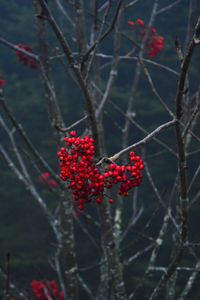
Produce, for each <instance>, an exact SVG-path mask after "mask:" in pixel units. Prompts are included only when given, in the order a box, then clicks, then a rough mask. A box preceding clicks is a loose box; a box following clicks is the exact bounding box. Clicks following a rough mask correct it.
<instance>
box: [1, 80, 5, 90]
mask: <svg viewBox="0 0 200 300" xmlns="http://www.w3.org/2000/svg"><path fill="white" fill-rule="evenodd" d="M5 84H6V80H5V79H3V78H0V89H1V88H3V87H4V85H5Z"/></svg>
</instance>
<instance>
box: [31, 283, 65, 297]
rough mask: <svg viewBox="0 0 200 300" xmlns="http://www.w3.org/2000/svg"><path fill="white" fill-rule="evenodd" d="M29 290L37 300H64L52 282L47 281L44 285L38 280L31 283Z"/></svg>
mask: <svg viewBox="0 0 200 300" xmlns="http://www.w3.org/2000/svg"><path fill="white" fill-rule="evenodd" d="M31 289H32V292H33V294H34V296H35V298H36V299H38V300H49V299H55V300H63V299H64V293H63V292H61V291H59V289H58V285H57V283H56V282H55V281H54V280H47V281H45V283H44V282H42V281H40V280H33V281H32V282H31Z"/></svg>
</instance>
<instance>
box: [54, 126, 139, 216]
mask: <svg viewBox="0 0 200 300" xmlns="http://www.w3.org/2000/svg"><path fill="white" fill-rule="evenodd" d="M65 142H66V146H67V147H66V148H64V147H62V148H61V149H60V151H59V152H58V157H59V159H60V162H61V163H60V168H61V172H60V178H61V179H62V180H64V181H67V182H68V183H69V184H68V188H69V189H71V190H72V195H73V199H74V201H75V203H76V204H77V205H78V208H79V209H80V210H82V209H83V208H84V204H85V203H88V202H91V201H92V200H93V201H95V202H96V203H98V204H100V203H101V202H102V201H103V199H104V198H105V197H107V196H106V193H105V191H106V189H110V188H112V187H113V185H116V184H119V190H118V193H119V194H120V195H122V196H128V191H129V190H130V189H132V188H133V187H136V186H138V185H140V183H141V180H142V174H141V171H142V170H143V169H144V164H143V162H142V160H141V158H140V157H139V156H136V154H135V153H134V152H130V155H129V158H130V164H129V165H127V166H118V165H116V164H114V163H112V164H110V165H109V166H108V167H107V169H106V170H105V169H104V170H103V169H102V168H100V167H98V166H97V165H96V164H95V163H94V154H95V149H94V140H93V138H91V137H90V136H85V137H84V138H80V137H76V132H75V131H71V132H70V137H67V138H65ZM108 201H109V202H110V203H113V199H109V197H108Z"/></svg>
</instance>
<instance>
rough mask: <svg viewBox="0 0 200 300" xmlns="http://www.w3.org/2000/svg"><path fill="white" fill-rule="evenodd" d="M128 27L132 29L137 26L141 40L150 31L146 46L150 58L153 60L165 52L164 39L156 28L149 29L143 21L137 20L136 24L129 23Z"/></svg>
mask: <svg viewBox="0 0 200 300" xmlns="http://www.w3.org/2000/svg"><path fill="white" fill-rule="evenodd" d="M128 25H129V26H131V27H135V25H137V26H138V27H137V28H138V30H139V33H140V37H141V38H143V37H144V36H145V35H146V33H147V30H148V31H149V32H148V39H147V41H146V46H145V50H146V52H147V54H148V56H149V57H151V58H153V57H155V56H157V54H158V53H159V52H161V51H162V50H163V47H164V38H163V37H162V36H161V35H158V33H157V30H156V28H154V27H151V28H149V27H148V26H147V25H145V22H144V21H143V20H141V19H137V20H136V21H135V22H133V21H128Z"/></svg>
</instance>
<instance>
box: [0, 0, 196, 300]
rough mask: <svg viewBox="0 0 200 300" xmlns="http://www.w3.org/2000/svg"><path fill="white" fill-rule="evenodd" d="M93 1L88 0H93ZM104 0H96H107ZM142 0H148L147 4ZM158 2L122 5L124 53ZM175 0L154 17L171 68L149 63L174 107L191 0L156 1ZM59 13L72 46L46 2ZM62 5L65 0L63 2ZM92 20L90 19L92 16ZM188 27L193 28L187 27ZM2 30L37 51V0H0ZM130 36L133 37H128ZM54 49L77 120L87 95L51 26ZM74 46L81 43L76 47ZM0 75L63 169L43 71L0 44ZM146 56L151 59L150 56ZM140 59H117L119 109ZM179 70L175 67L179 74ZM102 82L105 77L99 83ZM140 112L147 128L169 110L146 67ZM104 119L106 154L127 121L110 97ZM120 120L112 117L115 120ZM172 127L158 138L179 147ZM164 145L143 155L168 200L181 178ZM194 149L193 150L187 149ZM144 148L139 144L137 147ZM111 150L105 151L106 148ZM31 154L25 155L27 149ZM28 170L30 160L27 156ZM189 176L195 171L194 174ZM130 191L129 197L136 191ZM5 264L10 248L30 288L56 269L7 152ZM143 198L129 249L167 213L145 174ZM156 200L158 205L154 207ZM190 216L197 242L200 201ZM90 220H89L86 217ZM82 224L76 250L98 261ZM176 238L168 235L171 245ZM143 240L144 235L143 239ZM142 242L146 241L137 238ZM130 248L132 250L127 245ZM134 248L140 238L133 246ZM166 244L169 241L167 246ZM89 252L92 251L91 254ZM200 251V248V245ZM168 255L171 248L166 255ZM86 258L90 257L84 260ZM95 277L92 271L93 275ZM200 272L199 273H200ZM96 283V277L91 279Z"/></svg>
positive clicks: (19, 113)
mask: <svg viewBox="0 0 200 300" xmlns="http://www.w3.org/2000/svg"><path fill="white" fill-rule="evenodd" d="M89 2H90V1H88V3H89ZM103 2H104V1H103V0H102V1H99V3H100V4H103ZM141 2H143V3H144V4H142V3H141ZM153 2H154V1H151V0H148V1H147V0H146V1H138V3H136V4H135V5H134V6H133V8H130V9H128V10H127V11H126V10H125V14H124V17H123V24H122V28H121V30H122V32H123V34H124V37H123V38H122V43H121V55H123V54H124V53H126V52H127V49H130V50H131V47H132V46H131V43H132V42H131V39H132V38H133V36H134V30H133V29H132V28H131V27H130V26H129V25H128V21H130V20H133V21H134V20H136V19H137V18H140V19H142V20H144V21H145V22H148V20H149V17H150V13H151V9H152V5H153ZM172 2H177V4H176V5H174V7H172V8H171V9H169V10H166V11H165V12H164V13H160V14H158V16H157V17H156V22H155V24H154V26H155V28H156V29H157V31H158V33H159V34H160V35H162V36H163V37H164V49H163V51H162V52H161V53H159V54H158V55H157V57H155V58H153V59H152V61H155V62H158V63H160V64H163V65H165V66H167V67H169V68H171V69H173V70H174V73H173V72H168V70H162V71H161V69H160V68H158V67H157V66H156V65H154V64H148V70H149V72H150V73H151V76H152V79H153V81H154V82H155V84H156V88H157V90H158V92H159V94H160V95H161V96H162V97H163V98H164V100H165V102H166V103H167V105H168V106H169V107H170V108H171V109H172V111H174V97H175V94H176V86H177V80H178V77H177V73H178V72H179V69H180V62H179V60H178V57H177V53H176V50H175V46H174V42H175V39H178V41H179V43H180V45H181V47H182V49H184V48H185V47H186V44H187V42H188V41H187V40H186V37H187V35H188V32H187V28H188V14H189V9H190V4H191V1H188V0H182V1H170V0H162V1H160V4H159V6H160V7H161V8H162V7H165V6H166V5H168V4H171V3H172ZM193 2H194V3H196V10H195V11H193V12H192V14H193V18H192V19H191V20H192V23H193V24H192V25H193V28H194V26H195V24H196V22H197V19H198V14H199V12H200V3H199V1H193ZM49 3H50V6H51V8H52V11H53V13H54V16H55V18H56V20H57V22H58V24H59V25H60V26H61V27H62V29H63V31H64V34H65V36H66V37H67V39H68V41H69V43H70V45H71V47H72V49H74V41H73V37H74V32H73V28H72V27H71V26H68V25H67V26H66V20H65V17H64V16H63V14H62V13H60V10H59V7H58V6H57V5H56V1H49ZM63 5H64V1H63ZM87 11H88V16H87V18H88V20H89V19H90V18H91V17H92V16H91V15H90V7H89V4H88V7H87V8H86V15H87ZM88 23H89V21H88ZM189 34H190V33H189ZM0 36H2V37H4V38H6V39H7V40H8V41H10V42H12V43H13V44H20V43H22V44H27V45H29V46H30V47H31V48H32V49H33V50H34V53H37V52H38V44H37V37H36V26H35V17H34V13H33V7H32V1H30V0H12V1H3V0H1V1H0ZM129 38H130V39H129ZM49 40H50V43H49V47H50V48H49V51H50V56H51V57H52V70H53V72H52V73H53V78H54V81H55V90H56V92H57V96H58V99H59V102H60V105H61V110H62V115H63V118H64V120H65V122H66V124H67V125H70V124H71V123H73V122H74V121H76V120H77V119H79V118H81V117H83V109H82V96H81V94H80V91H79V89H77V85H76V83H75V82H74V80H73V78H72V77H71V76H70V75H69V74H67V73H66V71H65V69H64V68H63V65H62V61H59V60H58V59H53V57H54V55H55V54H56V51H59V50H58V49H59V47H60V46H59V45H58V42H57V41H56V40H55V37H54V35H53V34H52V31H51V30H49ZM111 45H112V36H111V37H110V36H109V37H108V38H106V39H105V40H104V41H103V43H102V45H101V52H102V53H105V54H107V55H112V52H111V51H110V49H111ZM74 51H76V49H74ZM0 54H1V55H0V76H1V77H3V78H4V79H5V80H6V82H7V83H6V87H5V88H4V96H5V98H6V101H7V102H8V104H9V105H10V107H12V110H13V112H14V114H15V117H16V118H17V120H18V121H19V123H21V124H23V126H24V129H25V131H26V132H27V133H28V134H29V136H30V139H31V141H32V142H33V144H34V145H35V147H36V148H37V150H38V151H39V152H40V153H41V154H42V155H43V156H44V158H45V159H46V160H47V161H48V162H49V164H50V166H51V167H52V168H53V169H54V170H55V171H56V172H57V173H59V165H58V159H57V151H58V146H57V144H56V139H55V134H54V133H53V132H52V128H51V126H50V123H49V120H48V114H47V109H46V104H45V101H43V99H44V93H43V86H42V83H41V75H40V73H39V71H38V70H37V69H36V70H31V69H30V68H27V67H26V66H23V64H20V63H19V62H18V61H17V58H16V55H15V51H12V50H11V49H9V48H6V47H5V46H4V45H2V44H0ZM146 58H147V59H148V57H147V55H146ZM106 60H108V62H109V59H106V58H99V63H100V64H101V65H103V64H105V63H106ZM199 61H200V48H197V51H195V54H194V57H193V61H192V64H191V67H190V91H189V92H190V94H191V95H192V94H193V91H195V90H196V89H197V87H198V85H199V78H200V68H199V67H200V63H199ZM135 66H136V61H134V60H122V61H121V62H120V64H119V71H118V75H117V79H116V82H115V87H114V90H113V93H112V97H111V100H112V101H113V102H114V103H115V104H116V105H118V106H119V107H120V108H121V109H123V108H125V107H126V104H127V101H128V98H129V96H130V83H131V82H132V78H133V74H134V70H135ZM176 72H177V73H176ZM107 73H108V70H107V67H106V64H105V65H104V67H103V68H102V74H103V76H102V78H104V77H105V78H107V75H108V74H107ZM104 84H105V83H104V82H101V85H102V87H103V86H104ZM109 111H112V118H111V117H110V116H109ZM134 113H135V118H134V120H136V121H137V122H139V124H140V125H141V126H142V127H143V128H145V129H146V130H147V131H148V132H150V131H152V130H153V129H155V128H156V127H157V126H158V125H160V124H162V123H164V122H166V121H167V120H168V115H167V114H166V111H165V110H164V108H163V107H162V106H161V105H160V103H159V102H158V101H157V100H156V99H155V95H154V94H153V93H152V91H151V89H150V88H149V83H148V81H147V78H146V77H145V75H144V74H142V75H141V77H140V81H139V85H138V88H137V93H136V99H135V102H134ZM103 118H104V124H105V125H104V126H105V127H104V134H105V141H106V149H107V150H106V151H107V154H108V155H112V153H115V152H117V151H119V150H120V149H121V145H120V143H119V140H120V139H119V138H118V134H119V132H118V128H117V126H115V123H118V126H119V127H120V126H123V119H122V117H121V115H120V113H119V112H118V111H117V110H114V109H113V107H112V106H111V105H110V104H109V102H108V103H107V104H106V107H105V114H104V116H103ZM113 119H115V123H114V122H113ZM83 130H84V128H82V127H81V125H79V127H78V128H77V132H78V133H79V134H81V133H82V131H83ZM195 132H196V133H197V134H198V133H199V125H198V126H197V127H196V128H195ZM172 134H173V132H172V131H167V132H165V133H162V134H161V135H160V139H161V140H163V141H165V143H167V144H168V145H170V146H171V147H172V148H173V147H174V145H173V141H172V138H171V137H172ZM143 137H144V133H142V132H141V130H139V129H138V128H136V127H135V126H133V125H132V127H131V135H130V143H133V142H137V141H138V140H139V139H141V138H143ZM0 139H1V142H2V143H3V144H4V145H6V147H8V148H9V143H8V140H7V136H6V134H5V133H4V131H3V130H2V129H0ZM160 151H163V150H162V147H161V146H160V145H158V144H156V143H153V142H150V143H148V144H147V145H146V147H145V157H146V159H147V161H148V165H149V168H150V169H151V174H152V176H153V178H154V180H155V182H156V185H157V186H158V187H159V192H160V194H161V195H162V197H163V198H164V199H166V202H167V198H168V197H169V195H170V193H171V189H172V186H173V183H174V179H175V178H176V164H175V160H174V157H173V155H171V154H170V153H167V152H166V151H163V154H162V155H161V156H159V157H157V156H156V155H155V153H158V152H160ZM190 151H192V149H190ZM138 152H139V153H141V152H140V149H138ZM105 154H106V153H105ZM25 155H26V154H25ZM199 158H200V155H199V153H198V152H197V154H196V155H194V156H192V158H191V159H190V158H189V161H188V164H189V172H191V174H193V173H194V171H195V163H196V162H197V161H199ZM29 167H30V169H31V168H32V164H31V161H30V165H29ZM39 176H40V173H39V171H38V170H34V171H33V172H32V180H33V181H34V182H35V183H36V184H37V186H38V189H39V191H40V192H41V193H42V195H45V197H47V198H48V201H49V205H50V206H51V207H52V208H54V207H56V195H55V194H52V193H50V192H49V191H48V188H46V187H45V186H44V185H42V184H41V182H39V179H38V178H39ZM191 176H192V175H191ZM199 179H200V177H199V176H198V180H196V181H195V184H194V186H195V187H194V189H193V193H194V194H192V195H191V198H192V197H193V196H194V195H195V194H196V192H197V190H198V189H199ZM131 197H132V196H131ZM131 197H130V199H126V200H125V209H124V212H125V215H126V220H127V223H128V220H129V218H130V214H129V211H130V210H129V206H130V205H131V203H132V202H131ZM0 200H1V201H0V266H1V268H3V269H5V264H6V256H7V253H10V255H11V265H10V266H11V278H12V280H13V281H16V282H17V284H18V286H19V287H20V288H24V289H27V290H28V289H29V288H30V281H31V280H32V279H43V278H47V279H52V278H55V274H54V272H53V270H52V268H51V266H50V261H51V255H53V251H54V244H55V241H54V236H53V233H52V230H51V228H50V227H49V224H48V222H47V221H46V219H45V218H44V215H43V212H42V211H41V209H40V208H39V207H38V204H37V203H36V202H35V200H34V199H32V197H31V195H30V194H29V192H28V191H26V190H25V188H24V186H23V185H22V184H21V183H20V182H19V181H18V180H17V179H16V177H15V175H14V174H13V173H12V172H11V171H10V169H9V168H8V166H7V164H6V163H5V161H4V159H3V158H2V157H1V156H0ZM138 201H139V203H140V207H143V217H142V218H141V219H140V220H139V221H138V222H137V224H136V225H135V227H134V230H132V231H131V232H130V233H129V234H128V235H127V237H126V239H125V240H124V243H123V246H122V248H123V247H124V251H125V252H126V251H127V253H128V251H129V248H128V247H127V245H131V243H132V240H133V237H134V236H135V235H137V232H140V231H142V228H143V227H144V226H145V224H146V223H147V221H148V220H149V216H150V215H151V214H152V213H154V215H153V217H152V218H153V221H152V222H151V224H150V226H149V227H148V229H147V233H148V235H149V236H156V235H157V233H158V230H159V228H160V224H161V221H162V218H163V213H162V212H161V210H160V207H159V205H158V204H156V203H157V200H156V195H155V194H153V192H152V190H151V185H150V183H149V181H148V179H147V176H145V175H144V180H143V183H142V185H141V186H140V188H139V189H138ZM155 207H156V209H155ZM190 214H191V215H192V220H190V224H189V228H191V232H192V236H190V239H191V240H193V241H195V240H198V238H199V214H200V208H199V202H198V201H197V202H196V203H195V205H193V206H192V207H191V209H190ZM84 222H87V220H84ZM75 229H76V231H77V237H78V238H77V240H76V243H77V247H76V248H77V252H78V253H79V255H80V256H81V257H82V258H84V260H82V263H83V262H84V264H83V266H87V263H88V264H90V265H91V264H92V263H95V251H96V250H95V248H94V246H93V245H91V243H90V241H89V240H88V239H87V237H86V236H85V235H84V234H83V233H82V232H81V230H80V228H79V226H78V225H76V228H75ZM95 235H98V231H96V229H95V228H94V236H95ZM170 243H171V239H170V238H169V241H168V242H167V244H168V245H169V244H170ZM144 245H145V241H144ZM140 246H141V240H140ZM126 247H127V250H126ZM131 247H135V249H136V250H137V247H138V244H137V241H136V242H135V243H134V244H133V245H132V246H131ZM165 247H166V245H165ZM165 253H167V251H166V252H165V251H162V254H161V255H160V257H159V260H160V262H162V263H163V264H164V262H165V260H166V259H168V257H167V256H166V257H165ZM88 254H89V255H88ZM199 254H200V252H199ZM167 255H168V254H167ZM147 257H148V253H146V254H144V255H143V256H141V258H140V260H139V262H137V264H134V266H131V267H128V268H127V270H126V271H125V276H126V277H127V278H128V282H130V285H132V283H133V282H136V283H137V282H138V280H139V279H140V276H141V274H142V270H143V268H144V265H145V263H146V259H147ZM87 258H88V259H90V262H89V261H88V262H87ZM191 260H192V258H191V257H189V256H188V261H184V263H185V264H186V265H187V264H188V265H190V262H191ZM187 275H188V274H185V273H184V272H183V273H181V276H180V282H179V285H181V284H182V282H185V280H186V276H187ZM92 276H93V277H92ZM88 277H90V279H89V280H91V281H92V280H94V282H95V276H94V275H93V274H92V273H91V274H89V275H88ZM198 278H199V279H200V277H199V275H198ZM94 284H95V283H94ZM188 299H193V300H198V299H199V285H198V281H197V286H194V288H193V289H192V293H191V295H190V298H188Z"/></svg>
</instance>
